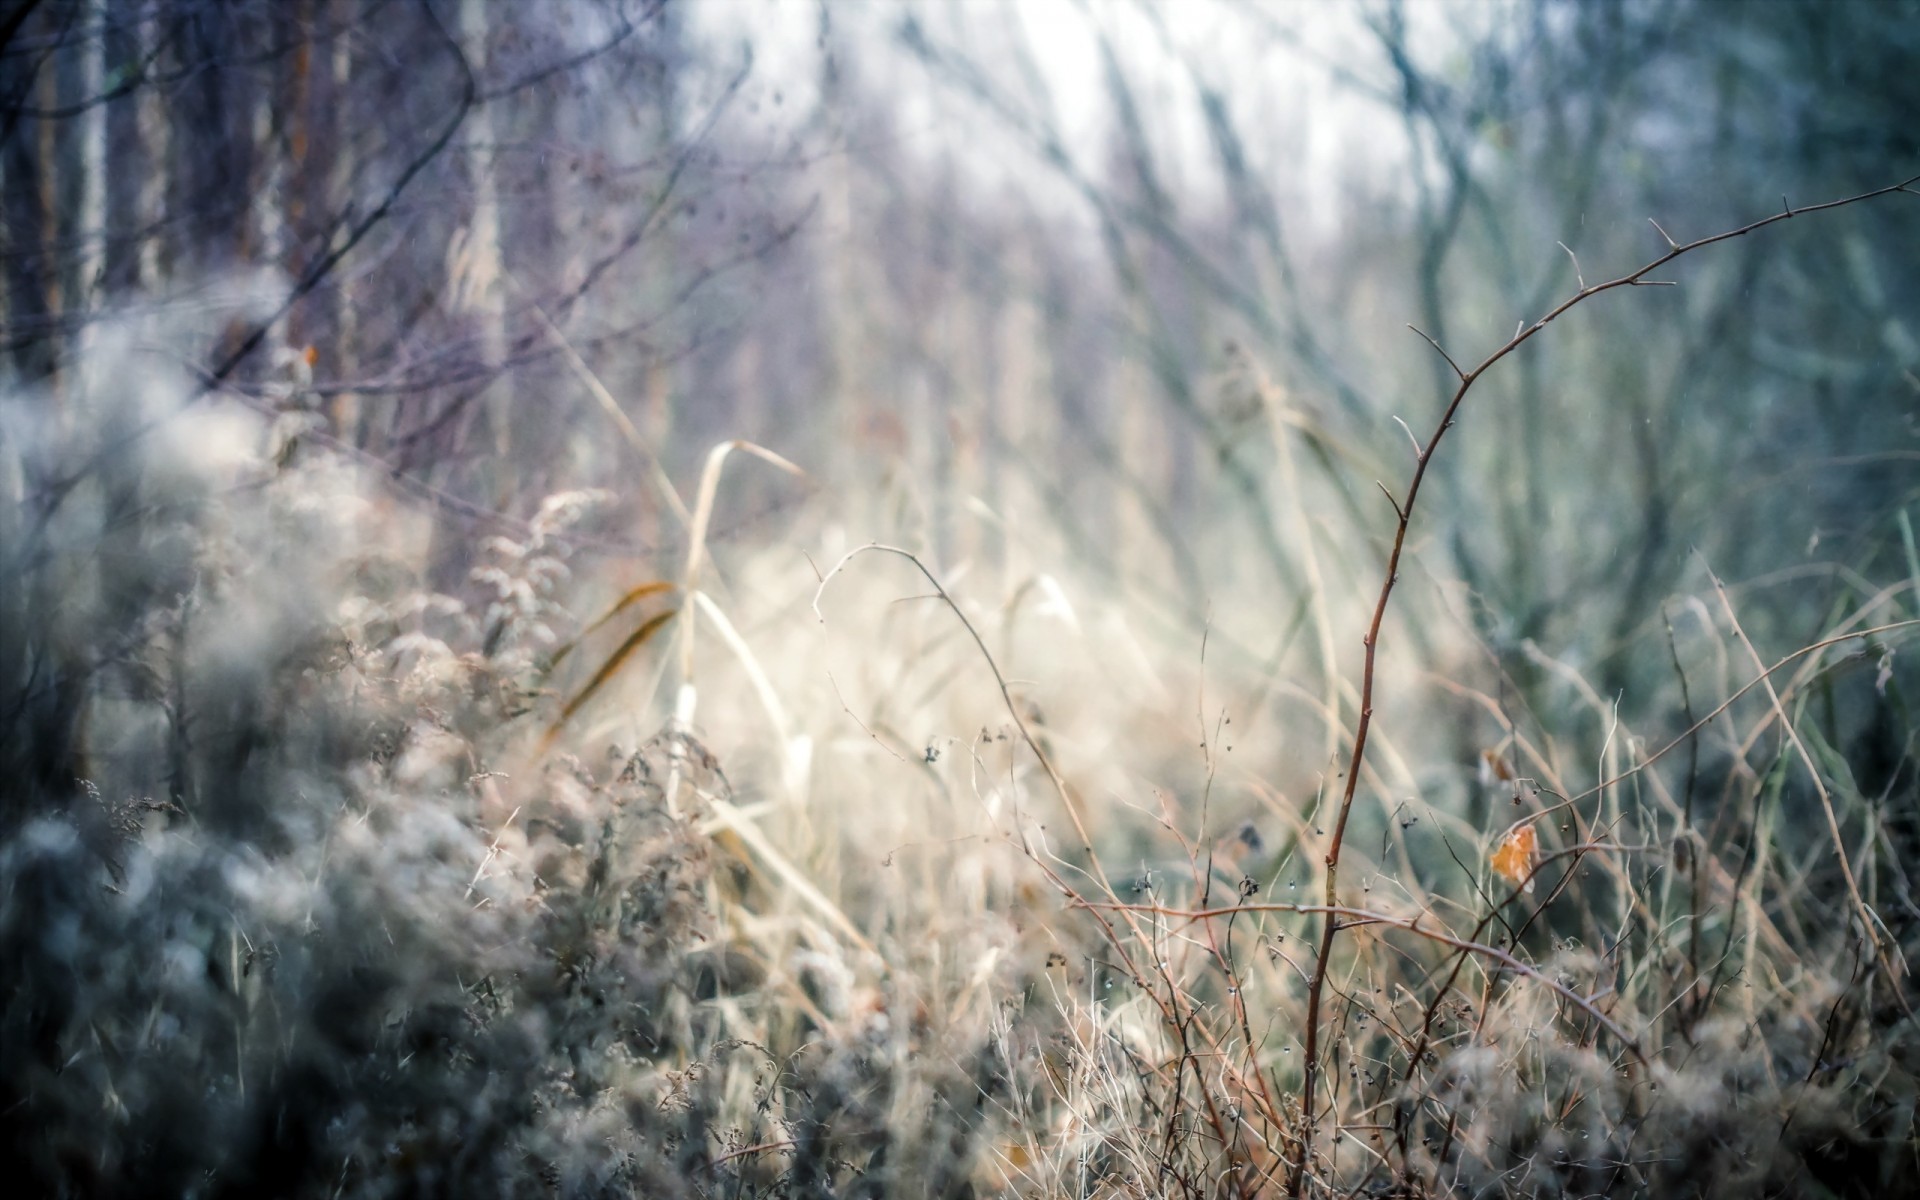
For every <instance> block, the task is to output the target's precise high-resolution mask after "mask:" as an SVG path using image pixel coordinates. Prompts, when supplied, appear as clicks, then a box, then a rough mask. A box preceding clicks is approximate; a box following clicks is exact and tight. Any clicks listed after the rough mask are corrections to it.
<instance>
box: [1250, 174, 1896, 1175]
mask: <svg viewBox="0 0 1920 1200" xmlns="http://www.w3.org/2000/svg"><path fill="white" fill-rule="evenodd" d="M1915 183H1920V175H1917V176H1914V177H1912V178H1909V179H1905V180H1902V181H1901V182H1899V183H1896V184H1892V185H1890V186H1888V187H1883V188H1878V189H1876V190H1874V191H1870V192H1863V193H1860V194H1858V195H1855V196H1849V197H1847V198H1845V199H1841V200H1831V201H1827V202H1826V203H1823V204H1813V205H1808V206H1806V207H1804V208H1798V209H1796V208H1793V207H1791V206H1785V207H1783V209H1782V211H1780V212H1777V213H1775V214H1773V215H1772V216H1769V217H1764V218H1762V219H1760V220H1758V221H1753V222H1750V223H1749V224H1746V225H1742V226H1741V227H1739V228H1738V229H1732V230H1728V231H1726V232H1724V233H1717V234H1713V235H1711V236H1708V237H1703V238H1698V239H1696V240H1694V241H1691V242H1686V243H1680V244H1676V243H1674V241H1673V239H1672V238H1670V237H1666V235H1665V231H1662V236H1663V237H1666V241H1667V245H1668V249H1667V251H1666V252H1665V253H1664V254H1661V255H1660V256H1659V257H1657V258H1655V259H1653V260H1652V261H1650V262H1648V263H1647V264H1646V265H1645V266H1642V267H1640V268H1639V269H1637V270H1635V271H1631V272H1629V273H1628V274H1625V275H1621V276H1618V277H1616V278H1613V279H1609V280H1607V281H1605V282H1603V283H1596V284H1592V285H1583V286H1581V287H1580V288H1579V289H1578V290H1577V291H1575V292H1574V294H1573V295H1572V296H1570V297H1568V298H1567V299H1566V300H1563V301H1562V302H1560V303H1559V304H1558V305H1556V306H1555V307H1553V308H1552V309H1550V310H1549V311H1548V312H1547V313H1546V315H1544V316H1542V317H1540V318H1538V319H1537V320H1535V321H1534V322H1533V323H1532V324H1531V325H1527V324H1522V325H1521V326H1520V328H1518V329H1517V330H1515V331H1514V334H1513V336H1512V337H1510V338H1508V339H1507V340H1506V342H1504V343H1502V344H1501V345H1500V347H1499V348H1498V349H1496V350H1494V351H1493V353H1491V354H1489V355H1488V356H1487V357H1486V358H1484V359H1482V360H1481V361H1480V364H1479V365H1478V366H1476V367H1474V368H1473V369H1472V370H1470V371H1466V372H1459V368H1458V367H1455V368H1454V369H1455V371H1456V372H1457V373H1459V377H1460V385H1459V387H1458V388H1456V389H1455V390H1454V393H1453V398H1452V399H1451V400H1450V401H1449V402H1448V403H1447V406H1446V409H1445V410H1444V411H1443V412H1442V413H1441V416H1440V421H1439V423H1438V424H1437V425H1436V426H1435V427H1434V431H1433V435H1432V436H1431V437H1429V438H1428V439H1427V441H1426V444H1425V445H1424V446H1422V447H1420V449H1419V453H1418V454H1417V456H1416V457H1415V460H1414V468H1413V476H1412V478H1411V479H1410V480H1409V481H1408V484H1407V488H1406V492H1405V496H1406V498H1405V500H1404V501H1402V502H1400V503H1399V504H1398V505H1397V506H1396V507H1397V510H1398V511H1397V521H1396V524H1395V527H1394V535H1393V548H1392V550H1391V551H1390V552H1389V553H1388V555H1387V569H1386V576H1385V578H1384V580H1383V581H1382V582H1381V585H1380V596H1379V598H1378V600H1376V601H1375V603H1374V608H1373V617H1372V620H1371V621H1370V622H1369V624H1368V626H1367V633H1366V636H1365V637H1364V638H1363V639H1362V645H1364V646H1365V648H1366V654H1365V659H1364V662H1363V665H1362V667H1361V673H1360V712H1359V719H1358V721H1357V722H1356V723H1355V726H1354V735H1353V751H1352V754H1351V756H1350V757H1349V759H1348V764H1347V773H1346V786H1345V789H1344V791H1343V792H1342V795H1341V798H1340V808H1339V811H1338V813H1337V814H1336V816H1335V818H1334V825H1333V837H1332V839H1331V840H1330V841H1329V842H1328V845H1327V853H1326V857H1325V860H1324V861H1325V863H1326V890H1325V894H1326V903H1325V904H1324V905H1322V906H1320V907H1321V911H1322V912H1323V914H1324V916H1325V920H1324V922H1323V924H1322V928H1321V935H1320V950H1319V954H1318V956H1317V957H1316V959H1315V961H1314V964H1313V977H1312V980H1311V981H1310V983H1309V984H1308V987H1307V1029H1306V1061H1305V1063H1304V1077H1303V1079H1302V1083H1301V1089H1300V1111H1301V1130H1300V1159H1299V1161H1298V1162H1297V1163H1295V1164H1294V1170H1293V1173H1292V1178H1291V1179H1290V1181H1289V1185H1288V1191H1289V1193H1290V1194H1291V1195H1293V1196H1296V1197H1297V1196H1299V1195H1301V1194H1302V1192H1303V1190H1304V1188H1305V1185H1306V1178H1307V1165H1308V1163H1309V1162H1310V1161H1311V1159H1312V1157H1313V1140H1314V1136H1313V1135H1314V1089H1315V1087H1316V1086H1317V1085H1318V1082H1319V1078H1318V1077H1319V1066H1320V1063H1319V1057H1320V1004H1321V996H1322V994H1323V993H1324V992H1325V990H1326V984H1327V971H1328V969H1329V965H1330V961H1331V958H1332V954H1333V939H1334V936H1335V934H1336V933H1338V932H1339V930H1340V928H1341V925H1340V924H1339V916H1340V914H1341V909H1340V906H1339V904H1338V894H1337V891H1336V888H1337V886H1338V882H1339V872H1340V850H1341V846H1342V844H1343V842H1344V841H1345V838H1346V832H1347V821H1348V818H1349V817H1351V816H1352V814H1353V801H1354V797H1355V795H1356V793H1357V791H1358V788H1359V783H1360V768H1361V765H1362V763H1363V762H1364V760H1365V758H1366V752H1367V735H1368V733H1369V732H1370V730H1371V728H1372V724H1373V696H1374V677H1375V665H1376V661H1377V655H1378V652H1379V645H1380V629H1381V626H1382V624H1383V623H1384V621H1385V619H1386V614H1387V603H1388V601H1389V600H1391V599H1392V596H1393V589H1394V585H1395V584H1396V583H1398V582H1399V579H1400V559H1401V557H1402V555H1403V554H1404V553H1405V551H1406V545H1407V531H1408V529H1409V528H1410V527H1411V526H1412V524H1413V515H1414V511H1415V505H1416V504H1417V503H1418V502H1419V498H1420V488H1421V485H1422V484H1423V483H1425V482H1426V478H1427V469H1428V467H1430V466H1431V465H1432V464H1433V456H1434V452H1435V451H1436V450H1437V449H1438V448H1439V445H1440V439H1441V438H1443V437H1445V436H1446V433H1447V431H1448V430H1449V429H1451V428H1453V423H1454V420H1455V418H1456V417H1457V416H1458V414H1459V412H1460V405H1461V404H1462V403H1463V402H1464V401H1465V400H1466V398H1467V393H1468V392H1469V391H1471V390H1472V389H1473V385H1474V384H1475V383H1476V382H1478V381H1479V379H1480V378H1481V377H1482V376H1483V375H1485V374H1486V373H1487V372H1488V371H1489V370H1491V369H1492V368H1493V367H1494V366H1495V365H1496V364H1497V363H1499V362H1500V361H1501V360H1502V359H1504V358H1506V357H1507V356H1508V355H1509V354H1512V353H1513V352H1514V351H1515V350H1518V349H1519V348H1520V347H1521V346H1523V345H1525V344H1526V343H1527V342H1529V341H1531V340H1532V339H1533V337H1534V335H1536V334H1538V333H1539V332H1540V331H1541V330H1543V329H1545V328H1546V327H1547V326H1548V325H1550V324H1552V323H1553V322H1554V321H1555V320H1557V319H1558V318H1559V317H1560V316H1561V314H1563V313H1565V312H1567V311H1568V310H1569V309H1571V308H1573V307H1574V306H1575V305H1577V304H1581V303H1583V302H1585V301H1587V300H1590V299H1592V298H1593V297H1595V296H1597V295H1599V294H1600V293H1602V292H1609V291H1613V290H1614V289H1616V288H1624V287H1650V286H1656V285H1664V284H1666V283H1667V282H1668V281H1664V280H1652V279H1649V278H1648V276H1649V275H1651V274H1652V273H1653V272H1655V271H1657V270H1659V269H1660V268H1661V267H1664V266H1666V265H1667V264H1668V263H1670V262H1672V261H1673V260H1675V259H1677V258H1679V257H1680V256H1682V255H1684V254H1689V253H1691V252H1693V251H1695V250H1698V249H1701V248H1702V247H1705V246H1711V245H1714V244H1716V243H1719V242H1725V241H1731V240H1732V239H1734V238H1738V237H1744V236H1746V235H1747V234H1749V233H1753V232H1755V231H1756V230H1760V229H1764V228H1766V227H1767V226H1769V225H1772V224H1774V223H1775V222H1777V221H1785V220H1789V219H1791V218H1793V217H1795V216H1799V215H1803V214H1807V213H1815V212H1823V211H1826V210H1828V209H1835V208H1842V207H1845V206H1847V205H1850V204H1857V203H1860V202H1862V201H1865V200H1871V199H1875V198H1877V197H1880V196H1887V195H1891V194H1893V193H1895V192H1907V191H1909V190H1910V189H1911V186H1912V185H1913V184H1915ZM1655 228H1656V229H1658V228H1659V227H1658V226H1657V225H1656V226H1655ZM1416 332H1417V331H1416ZM1422 336H1425V335H1424V334H1423V335H1422ZM1428 340H1429V342H1431V341H1432V339H1431V338H1429V339H1428ZM1434 347H1435V349H1436V350H1440V353H1441V355H1442V356H1443V357H1446V358H1447V361H1448V363H1449V365H1451V364H1452V363H1453V359H1452V357H1451V356H1450V355H1447V354H1446V351H1445V350H1444V349H1441V348H1440V347H1439V345H1438V344H1437V343H1434ZM1596 1015H1598V1014H1597V1013H1596ZM1607 1025H1608V1027H1609V1028H1610V1029H1611V1028H1612V1023H1611V1022H1607ZM1637 1053H1638V1051H1637V1050H1636V1054H1637Z"/></svg>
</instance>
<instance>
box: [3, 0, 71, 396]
mask: <svg viewBox="0 0 1920 1200" xmlns="http://www.w3.org/2000/svg"><path fill="white" fill-rule="evenodd" d="M52 11H53V10H51V9H47V8H38V7H36V6H33V5H29V6H28V7H27V9H26V10H25V11H17V12H16V13H15V14H13V17H12V18H11V19H10V20H9V22H8V23H11V24H13V30H12V36H11V38H10V39H9V40H8V41H7V42H6V44H5V45H4V46H3V47H0V222H4V242H3V243H0V256H3V257H4V262H5V264H6V266H5V270H6V276H7V281H6V289H7V338H6V345H7V350H8V355H9V357H10V358H11V360H12V364H13V370H14V375H15V377H16V378H17V379H18V380H19V381H20V382H23V383H35V382H38V381H40V380H42V379H45V378H46V377H48V376H49V375H51V374H53V371H54V365H55V361H56V359H55V354H56V347H55V345H54V342H53V341H52V339H51V338H50V336H49V322H50V320H51V318H52V314H53V311H54V300H53V284H54V279H53V272H52V270H51V261H50V259H49V256H48V251H49V246H48V239H49V236H50V234H51V229H50V227H49V219H48V213H47V197H46V192H45V190H44V189H45V186H46V182H47V181H46V180H45V179H44V178H43V177H42V175H43V173H42V170H41V165H42V163H43V162H44V161H45V159H44V157H43V155H42V153H41V146H40V139H41V137H42V135H43V133H44V128H43V123H42V122H41V121H40V120H39V118H37V117H35V116H33V115H31V114H29V113H28V112H27V111H26V110H27V109H29V108H34V107H38V106H39V105H40V103H41V97H40V92H41V90H42V89H41V87H40V83H41V67H42V65H43V64H44V63H45V62H46V59H47V56H48V54H49V50H48V49H47V43H48V42H49V40H50V39H51V38H52V37H53V36H54V34H55V33H56V32H57V31H56V30H55V29H53V28H52V24H53V22H52V21H51V20H50V19H49V18H50V16H51V14H52ZM0 28H3V26H0Z"/></svg>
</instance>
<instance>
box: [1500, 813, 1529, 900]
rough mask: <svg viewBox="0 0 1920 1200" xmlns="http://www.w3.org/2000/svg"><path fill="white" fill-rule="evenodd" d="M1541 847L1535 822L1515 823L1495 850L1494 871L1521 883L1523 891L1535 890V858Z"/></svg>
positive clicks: (1510, 880)
mask: <svg viewBox="0 0 1920 1200" xmlns="http://www.w3.org/2000/svg"><path fill="white" fill-rule="evenodd" d="M1539 849H1540V835H1539V834H1537V833H1535V832H1534V831H1533V822H1531V821H1528V822H1526V823H1525V824H1523V825H1515V826H1514V827H1513V828H1512V829H1511V830H1509V831H1508V832H1507V836H1506V837H1504V838H1502V839H1500V848H1499V849H1498V850H1495V851H1494V852H1493V873H1494V874H1496V875H1498V876H1500V878H1502V879H1504V880H1506V881H1507V882H1508V883H1515V884H1520V885H1521V888H1522V890H1523V891H1528V892H1531V891H1532V890H1533V878H1532V876H1533V859H1534V855H1535V853H1536V852H1538V851H1539Z"/></svg>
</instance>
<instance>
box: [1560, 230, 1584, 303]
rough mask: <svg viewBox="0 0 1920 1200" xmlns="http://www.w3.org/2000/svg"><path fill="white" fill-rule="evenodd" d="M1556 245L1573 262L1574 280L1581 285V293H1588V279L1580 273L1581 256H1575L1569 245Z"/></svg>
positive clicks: (1563, 243) (1561, 243) (1562, 243)
mask: <svg viewBox="0 0 1920 1200" xmlns="http://www.w3.org/2000/svg"><path fill="white" fill-rule="evenodd" d="M1554 245H1556V246H1558V247H1560V248H1561V249H1562V250H1565V251H1566V252H1567V257H1568V258H1570V259H1572V260H1573V280H1574V282H1575V283H1577V284H1579V285H1580V290H1581V291H1583V292H1584V291H1586V290H1587V277H1586V276H1585V275H1582V274H1581V273H1580V256H1579V255H1577V254H1575V253H1574V252H1573V247H1571V246H1569V245H1567V244H1566V243H1565V242H1555V243H1554Z"/></svg>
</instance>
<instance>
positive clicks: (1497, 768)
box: [1480, 750, 1513, 783]
mask: <svg viewBox="0 0 1920 1200" xmlns="http://www.w3.org/2000/svg"><path fill="white" fill-rule="evenodd" d="M1495 780H1498V781H1500V782H1501V783H1512V782H1513V767H1511V766H1510V765H1508V763H1507V756H1506V755H1504V754H1502V753H1500V752H1499V751H1498V750H1482V751H1481V752H1480V781H1481V782H1482V783H1492V782H1494V781H1495Z"/></svg>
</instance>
